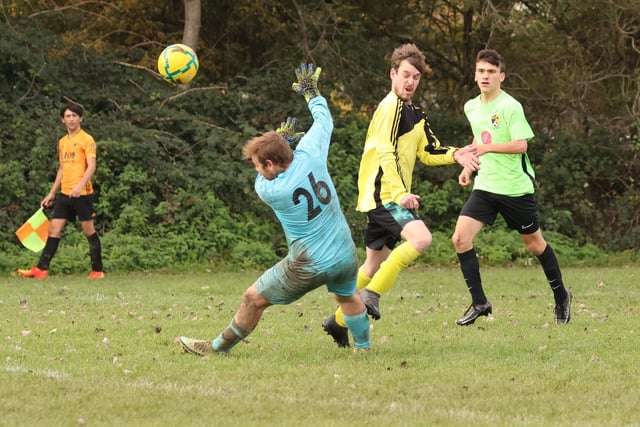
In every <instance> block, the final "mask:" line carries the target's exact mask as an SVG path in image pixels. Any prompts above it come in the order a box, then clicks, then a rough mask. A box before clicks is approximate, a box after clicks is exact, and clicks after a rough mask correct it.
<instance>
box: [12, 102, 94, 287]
mask: <svg viewBox="0 0 640 427" xmlns="http://www.w3.org/2000/svg"><path fill="white" fill-rule="evenodd" d="M82 115H83V109H82V107H81V106H80V105H78V104H71V103H70V104H68V105H66V106H64V107H63V108H62V109H61V110H60V117H61V118H62V123H63V124H64V125H65V127H66V129H67V134H66V135H65V136H63V137H62V138H60V141H59V142H58V160H59V162H60V166H59V168H58V173H57V175H56V179H55V181H54V182H53V185H52V186H51V190H50V191H49V193H48V194H47V195H46V196H45V198H44V199H42V201H41V202H40V206H41V207H48V206H51V205H52V204H53V201H54V200H55V198H56V194H57V192H58V190H60V195H59V196H58V200H56V202H55V206H54V209H53V218H52V220H51V224H50V226H49V236H48V238H47V243H46V245H45V247H44V249H43V251H42V254H41V255H40V261H39V262H38V265H37V266H33V267H31V268H30V269H27V270H18V273H19V274H20V275H22V276H24V277H33V278H36V279H46V278H47V277H48V276H49V263H50V262H51V259H52V258H53V257H54V255H55V253H56V251H57V250H58V245H59V244H60V236H61V235H62V230H63V229H64V227H65V226H66V225H67V222H69V221H75V219H76V217H78V219H79V220H80V225H81V227H82V232H83V233H84V235H85V237H86V238H87V240H88V241H89V255H90V257H91V269H92V271H91V274H90V275H89V278H90V279H102V278H103V277H104V272H103V270H102V253H101V252H102V250H101V246H100V239H99V238H98V234H97V233H96V230H95V227H94V217H95V215H96V214H95V211H94V209H93V185H92V184H91V178H92V177H93V174H94V173H95V171H96V142H95V141H94V139H93V137H92V136H91V135H89V134H88V133H87V132H85V131H84V130H83V129H82V127H81V124H82Z"/></svg>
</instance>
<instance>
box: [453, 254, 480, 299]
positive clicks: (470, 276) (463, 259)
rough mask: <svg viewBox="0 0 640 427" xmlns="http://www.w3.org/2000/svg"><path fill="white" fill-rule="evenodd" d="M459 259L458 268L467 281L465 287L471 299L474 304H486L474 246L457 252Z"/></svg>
mask: <svg viewBox="0 0 640 427" xmlns="http://www.w3.org/2000/svg"><path fill="white" fill-rule="evenodd" d="M458 259H459V260H460V270H462V277H464V281H465V282H466V283H467V289H469V292H470V293H471V300H472V302H473V304H474V305H477V304H486V303H487V297H486V296H485V294H484V290H483V289H482V279H481V278H480V263H479V262H478V255H477V254H476V250H475V248H471V249H469V250H468V251H467V252H463V253H461V254H458Z"/></svg>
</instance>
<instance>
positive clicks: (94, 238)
mask: <svg viewBox="0 0 640 427" xmlns="http://www.w3.org/2000/svg"><path fill="white" fill-rule="evenodd" d="M87 240H88V241H89V257H91V269H92V270H93V271H102V247H101V245H100V238H99V237H98V233H93V234H92V235H91V236H89V237H87Z"/></svg>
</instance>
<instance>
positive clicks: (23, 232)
mask: <svg viewBox="0 0 640 427" xmlns="http://www.w3.org/2000/svg"><path fill="white" fill-rule="evenodd" d="M48 234H49V218H47V215H46V214H45V213H44V211H43V210H42V208H40V209H38V210H37V211H36V213H34V214H33V215H32V216H31V218H29V219H28V220H27V222H25V223H24V224H22V226H21V227H20V228H18V231H16V236H18V240H20V243H22V244H23V245H24V247H25V248H27V249H29V250H32V251H33V252H40V251H41V250H43V249H44V245H45V243H47V236H48Z"/></svg>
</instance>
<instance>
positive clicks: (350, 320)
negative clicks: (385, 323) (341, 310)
mask: <svg viewBox="0 0 640 427" xmlns="http://www.w3.org/2000/svg"><path fill="white" fill-rule="evenodd" d="M344 321H345V322H346V324H347V327H348V328H349V331H351V335H353V341H354V342H355V347H356V348H369V346H370V345H371V338H370V336H369V316H367V310H366V309H365V310H364V311H363V312H362V313H360V314H356V315H355V316H347V315H346V314H345V315H344Z"/></svg>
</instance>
